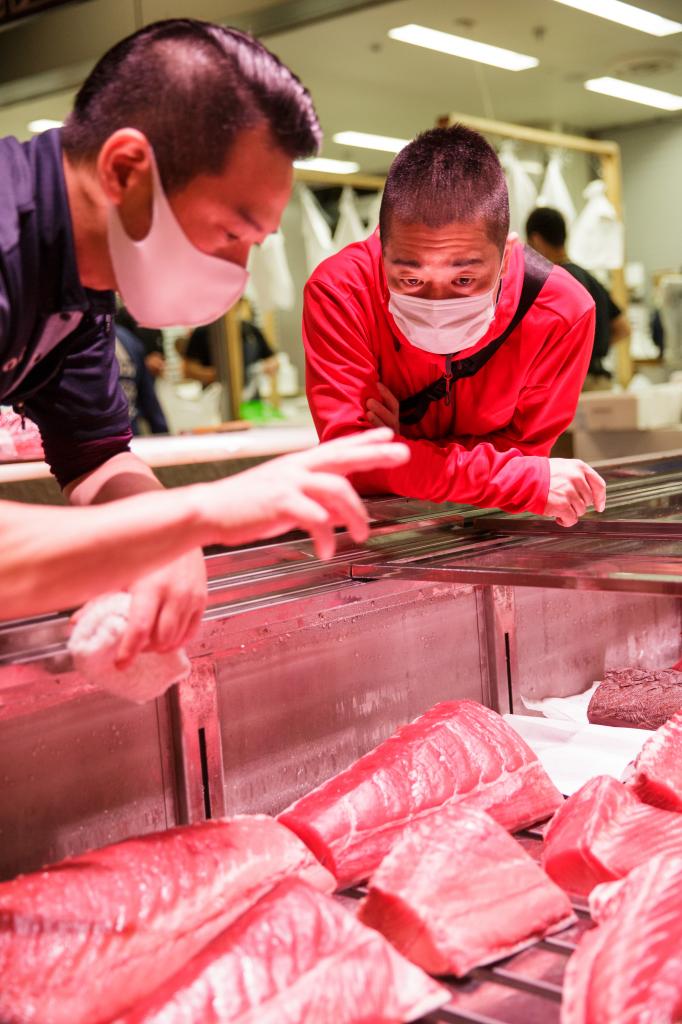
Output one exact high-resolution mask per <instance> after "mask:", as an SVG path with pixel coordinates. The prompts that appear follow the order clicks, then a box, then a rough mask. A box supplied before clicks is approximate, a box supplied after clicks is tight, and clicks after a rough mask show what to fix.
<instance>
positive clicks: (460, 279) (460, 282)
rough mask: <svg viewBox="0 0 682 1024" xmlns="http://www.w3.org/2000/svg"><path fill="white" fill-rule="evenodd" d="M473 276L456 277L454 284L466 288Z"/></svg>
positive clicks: (471, 281)
mask: <svg viewBox="0 0 682 1024" xmlns="http://www.w3.org/2000/svg"><path fill="white" fill-rule="evenodd" d="M473 280H474V279H473V277H458V278H457V280H456V281H455V284H456V285H457V287H458V288H468V287H469V285H470V284H472V283H473Z"/></svg>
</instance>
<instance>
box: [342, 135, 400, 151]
mask: <svg viewBox="0 0 682 1024" xmlns="http://www.w3.org/2000/svg"><path fill="white" fill-rule="evenodd" d="M333 139H334V142H337V143H338V144H339V145H340V146H353V147H354V148H355V149H378V150H380V152H382V153H399V152H400V150H401V149H404V148H405V146H406V145H407V144H408V142H409V141H410V140H409V139H395V138H393V137H392V136H390V135H372V134H370V133H369V132H337V133H336V135H334V136H333Z"/></svg>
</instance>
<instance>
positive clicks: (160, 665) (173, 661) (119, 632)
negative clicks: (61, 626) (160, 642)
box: [68, 593, 190, 704]
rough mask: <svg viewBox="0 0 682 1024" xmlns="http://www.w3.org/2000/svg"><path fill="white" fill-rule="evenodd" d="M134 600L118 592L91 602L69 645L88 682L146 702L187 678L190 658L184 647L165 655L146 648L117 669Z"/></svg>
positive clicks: (75, 662) (140, 701)
mask: <svg viewBox="0 0 682 1024" xmlns="http://www.w3.org/2000/svg"><path fill="white" fill-rule="evenodd" d="M131 600H132V598H131V596H130V594H127V593H118V594H104V595H103V596H102V597H96V598H95V599H94V600H92V601H89V602H88V603H87V604H86V605H85V607H84V609H83V611H82V612H81V615H80V618H79V620H78V622H77V623H76V625H75V626H74V629H73V632H72V634H71V636H70V638H69V642H68V648H69V652H70V653H71V657H72V658H73V663H74V667H75V669H76V671H78V672H80V673H81V675H83V676H84V677H85V678H86V679H87V680H88V682H90V683H94V684H95V685H96V686H98V687H100V688H101V689H103V690H108V691H109V693H114V694H116V695H117V696H118V697H124V698H125V699H126V700H131V701H135V702H136V703H137V704H144V703H145V702H146V701H148V700H153V699H154V698H155V697H160V696H161V694H162V693H165V692H166V690H167V689H168V687H169V686H171V685H172V684H173V683H177V682H180V680H181V679H186V678H187V676H188V675H189V673H190V661H189V658H188V657H187V654H186V653H185V651H184V650H182V649H181V650H177V651H168V652H167V653H165V654H157V653H156V652H155V651H143V652H142V654H139V655H138V656H137V658H135V660H134V661H133V663H132V665H130V666H129V667H128V668H126V669H118V668H116V665H115V658H116V652H117V651H118V647H119V644H120V642H121V637H122V636H123V634H124V632H125V630H126V628H127V626H128V619H129V615H130V604H131Z"/></svg>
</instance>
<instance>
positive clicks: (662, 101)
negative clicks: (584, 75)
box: [585, 78, 682, 110]
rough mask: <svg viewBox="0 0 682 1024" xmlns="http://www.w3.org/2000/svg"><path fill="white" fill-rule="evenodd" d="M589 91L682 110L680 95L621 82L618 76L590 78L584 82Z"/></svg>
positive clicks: (663, 108)
mask: <svg viewBox="0 0 682 1024" xmlns="http://www.w3.org/2000/svg"><path fill="white" fill-rule="evenodd" d="M585 88H586V89H589V90H590V92H601V93H603V94H604V96H615V97H616V99H619V100H630V101H631V102H632V103H643V104H644V106H645V107H657V108H658V109H659V110H682V96H675V94H674V93H672V92H663V91H662V90H661V89H649V88H648V86H646V85H636V84H635V83H634V82H623V81H622V80H621V79H620V78H590V79H589V81H587V82H585Z"/></svg>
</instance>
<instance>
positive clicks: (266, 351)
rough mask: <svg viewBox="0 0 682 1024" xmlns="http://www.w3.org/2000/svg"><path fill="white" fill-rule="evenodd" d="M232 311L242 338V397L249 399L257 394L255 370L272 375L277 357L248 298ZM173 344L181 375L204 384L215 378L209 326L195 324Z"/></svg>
mask: <svg viewBox="0 0 682 1024" xmlns="http://www.w3.org/2000/svg"><path fill="white" fill-rule="evenodd" d="M235 313H236V315H237V317H238V319H239V328H240V331H241V339H242V360H243V364H242V365H243V368H244V387H243V389H242V400H243V401H244V402H249V401H251V400H253V399H256V398H259V397H260V395H259V393H258V377H259V374H261V373H266V374H268V375H269V376H271V377H274V376H275V375H276V373H277V369H278V365H279V360H278V357H277V354H276V353H275V352H273V351H272V349H271V348H270V346H269V344H268V342H267V339H266V337H265V335H264V334H263V332H262V331H261V329H260V327H258V326H257V325H256V324H255V323H254V316H253V310H252V308H251V303H250V302H249V300H248V299H245V298H242V299H240V300H239V303H238V304H237V307H236V309H235ZM176 344H177V349H178V353H179V355H180V356H181V357H182V372H183V376H184V377H186V378H187V379H188V380H198V381H200V382H201V384H203V386H204V387H207V386H208V385H209V384H212V383H213V382H214V381H215V380H217V379H218V374H217V371H216V368H215V365H214V360H213V351H212V347H211V331H210V328H209V327H197V328H196V329H195V330H194V331H192V333H191V334H190V336H189V338H188V339H187V340H186V341H185V340H184V339H182V340H180V341H178V342H177V343H176Z"/></svg>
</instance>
